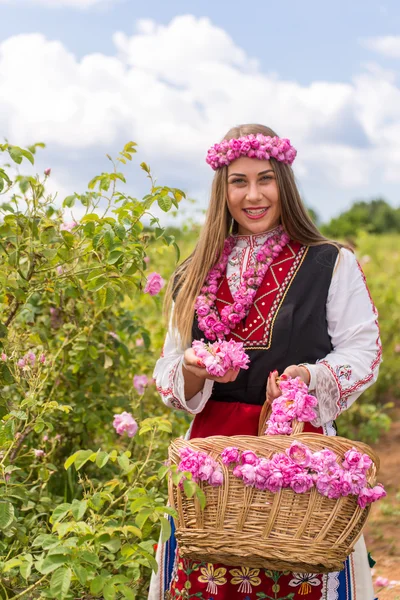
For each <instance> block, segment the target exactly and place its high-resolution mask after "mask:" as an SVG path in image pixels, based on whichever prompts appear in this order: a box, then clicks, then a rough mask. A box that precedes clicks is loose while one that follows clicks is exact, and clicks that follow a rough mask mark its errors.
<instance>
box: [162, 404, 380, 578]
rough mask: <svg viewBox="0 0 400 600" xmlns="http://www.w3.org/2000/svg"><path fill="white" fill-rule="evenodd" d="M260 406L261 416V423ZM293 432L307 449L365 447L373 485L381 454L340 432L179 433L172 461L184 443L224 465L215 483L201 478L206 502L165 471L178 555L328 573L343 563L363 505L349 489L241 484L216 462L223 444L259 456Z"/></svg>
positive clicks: (285, 442) (361, 521)
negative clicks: (341, 492) (187, 436)
mask: <svg viewBox="0 0 400 600" xmlns="http://www.w3.org/2000/svg"><path fill="white" fill-rule="evenodd" d="M265 413H266V411H264V415H261V418H260V429H261V430H263V429H262V427H263V426H264V425H263V423H264V420H265ZM298 425H299V428H300V427H301V426H302V424H301V423H300V424H298ZM294 440H298V441H301V442H302V443H304V444H306V445H307V446H308V447H309V448H310V449H311V450H312V451H313V452H315V451H318V450H322V449H323V448H329V449H330V450H333V451H334V452H335V453H336V455H337V456H338V458H339V459H342V458H343V456H344V454H345V452H346V451H347V450H349V449H350V448H352V447H355V448H357V449H358V450H359V451H360V452H364V453H366V454H368V455H369V456H370V457H371V459H372V461H373V466H372V467H371V468H370V470H369V472H368V474H367V479H368V483H369V484H370V485H371V486H373V485H375V479H376V472H377V469H378V468H379V460H378V458H377V456H376V455H375V453H374V452H373V450H372V449H371V448H369V447H368V446H367V445H366V444H363V443H361V442H354V441H350V440H347V439H345V438H342V437H328V436H323V435H320V434H313V433H296V434H294V435H292V436H262V437H256V436H233V437H223V436H213V437H207V438H196V439H192V440H190V441H186V440H183V439H177V440H175V441H174V442H172V444H171V445H170V450H169V457H170V460H171V463H172V464H176V465H178V464H179V462H180V456H179V450H180V449H181V448H183V447H185V446H190V447H191V448H193V449H195V450H202V451H205V452H207V453H209V454H210V455H211V456H212V457H213V458H214V459H216V460H217V461H218V462H219V463H220V464H221V468H222V470H223V473H224V484H223V485H222V486H221V487H212V486H210V485H207V484H203V483H201V484H200V485H201V487H202V489H203V491H204V493H205V495H206V500H207V505H206V507H205V509H204V510H202V509H201V508H200V505H199V502H198V500H197V498H196V497H193V498H187V497H186V495H185V494H184V492H183V490H181V489H180V488H179V486H175V485H173V483H172V480H171V478H170V480H169V500H170V503H171V506H173V507H174V508H175V509H176V511H177V513H178V517H177V519H176V520H175V525H176V533H175V534H176V539H177V542H178V546H179V551H180V555H181V556H182V557H187V558H190V559H193V560H196V561H206V562H211V563H223V564H226V565H234V566H248V567H254V568H256V567H259V568H260V567H261V568H268V569H275V570H279V571H283V570H289V571H294V572H298V573H328V572H330V571H339V570H341V569H342V568H343V561H344V560H345V559H346V557H347V556H348V555H349V554H350V553H351V552H352V550H353V547H354V544H355V542H356V541H357V539H358V538H359V536H360V535H361V531H362V529H363V527H364V525H365V522H366V519H367V516H368V513H369V507H367V508H365V509H361V508H360V507H359V506H358V504H357V498H356V497H355V496H347V497H341V498H339V499H337V500H332V499H329V498H327V497H325V496H322V495H321V494H319V493H318V492H317V490H316V489H315V488H312V489H311V490H310V491H309V492H307V493H304V494H296V493H295V492H293V491H292V490H291V489H290V488H285V489H281V490H280V491H279V492H278V493H276V494H273V493H271V492H269V491H260V490H257V489H255V488H253V487H249V486H245V485H244V484H243V482H242V481H241V480H240V479H238V478H237V477H235V476H233V475H232V469H229V468H228V467H227V466H226V465H224V464H223V463H222V462H221V458H220V453H221V452H222V450H223V449H224V448H226V447H227V446H235V447H237V448H239V450H249V449H250V450H253V451H254V452H256V454H257V455H258V456H260V457H265V458H270V457H271V456H272V455H273V454H275V453H277V452H282V451H285V450H286V448H288V447H289V446H290V445H291V443H292V442H293V441H294Z"/></svg>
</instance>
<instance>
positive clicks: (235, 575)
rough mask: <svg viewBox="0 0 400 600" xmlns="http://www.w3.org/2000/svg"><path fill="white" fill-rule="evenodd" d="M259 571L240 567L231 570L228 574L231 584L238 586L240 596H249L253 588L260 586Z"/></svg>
mask: <svg viewBox="0 0 400 600" xmlns="http://www.w3.org/2000/svg"><path fill="white" fill-rule="evenodd" d="M259 573H260V569H250V568H249V567H240V569H239V568H238V569H231V570H230V571H229V574H230V575H232V579H231V583H232V584H233V585H238V586H239V589H238V592H239V593H240V594H251V593H252V591H253V588H252V586H253V585H254V587H256V586H258V585H260V584H261V579H260V578H259V577H258V574H259ZM289 585H290V584H289Z"/></svg>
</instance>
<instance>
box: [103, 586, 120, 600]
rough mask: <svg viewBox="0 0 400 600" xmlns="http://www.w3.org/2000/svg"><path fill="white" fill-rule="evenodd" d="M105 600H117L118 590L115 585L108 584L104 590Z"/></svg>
mask: <svg viewBox="0 0 400 600" xmlns="http://www.w3.org/2000/svg"><path fill="white" fill-rule="evenodd" d="M103 596H104V600H115V598H116V597H117V590H116V588H115V586H114V584H113V583H111V582H109V583H106V585H105V586H104V589H103Z"/></svg>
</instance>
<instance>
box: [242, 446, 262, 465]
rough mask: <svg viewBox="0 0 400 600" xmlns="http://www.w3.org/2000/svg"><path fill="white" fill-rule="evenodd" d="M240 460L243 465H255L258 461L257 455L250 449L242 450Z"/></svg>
mask: <svg viewBox="0 0 400 600" xmlns="http://www.w3.org/2000/svg"><path fill="white" fill-rule="evenodd" d="M240 460H241V462H242V464H243V465H255V464H257V462H258V457H257V455H256V454H255V453H254V452H252V451H251V450H245V451H244V452H242V456H241V459H240Z"/></svg>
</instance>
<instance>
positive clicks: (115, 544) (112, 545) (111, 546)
mask: <svg viewBox="0 0 400 600" xmlns="http://www.w3.org/2000/svg"><path fill="white" fill-rule="evenodd" d="M101 545H102V546H104V547H105V548H107V550H109V551H110V552H112V553H113V554H116V553H117V552H118V550H119V549H120V548H121V540H120V538H119V537H118V538H117V537H113V538H111V540H109V541H108V542H103V543H102V544H101Z"/></svg>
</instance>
